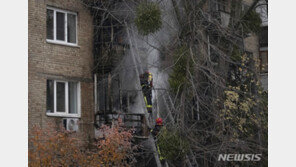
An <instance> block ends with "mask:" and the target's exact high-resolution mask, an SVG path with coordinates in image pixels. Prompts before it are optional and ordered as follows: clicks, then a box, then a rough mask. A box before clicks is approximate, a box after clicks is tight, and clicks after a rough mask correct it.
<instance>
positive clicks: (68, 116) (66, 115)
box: [46, 113, 81, 118]
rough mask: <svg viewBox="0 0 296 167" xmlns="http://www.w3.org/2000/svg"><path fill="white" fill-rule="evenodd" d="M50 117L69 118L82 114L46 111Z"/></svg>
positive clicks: (78, 116)
mask: <svg viewBox="0 0 296 167" xmlns="http://www.w3.org/2000/svg"><path fill="white" fill-rule="evenodd" d="M46 115H47V116H50V117H67V118H80V117H81V115H80V114H64V113H46Z"/></svg>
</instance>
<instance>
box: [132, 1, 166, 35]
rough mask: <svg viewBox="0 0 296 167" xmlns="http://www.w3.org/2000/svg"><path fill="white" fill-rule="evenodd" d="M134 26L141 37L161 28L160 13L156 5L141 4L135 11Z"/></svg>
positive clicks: (151, 3)
mask: <svg viewBox="0 0 296 167" xmlns="http://www.w3.org/2000/svg"><path fill="white" fill-rule="evenodd" d="M135 23H136V26H137V28H138V30H139V32H140V33H141V34H143V35H148V34H150V33H154V32H156V31H157V30H159V29H160V28H161V26H162V22H161V11H160V8H159V6H158V4H156V3H153V2H148V3H141V4H140V5H139V6H138V8H137V11H136V19H135Z"/></svg>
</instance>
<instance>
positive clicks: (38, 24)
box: [28, 0, 94, 140]
mask: <svg viewBox="0 0 296 167" xmlns="http://www.w3.org/2000/svg"><path fill="white" fill-rule="evenodd" d="M28 6H29V13H28V14H29V16H28V19H29V23H28V25H29V28H28V29H29V31H28V35H29V36H28V40H29V41H28V43H29V46H28V52H29V54H28V55H29V57H28V62H29V63H28V65H29V67H28V73H29V74H28V76H29V78H28V85H29V89H28V90H29V92H28V104H29V105H28V106H29V108H28V110H29V111H28V113H29V114H28V120H29V135H30V131H31V130H32V126H33V125H40V126H41V127H42V128H45V127H46V126H48V124H49V123H51V124H54V125H56V126H64V127H65V128H66V129H67V130H69V131H76V132H77V133H80V134H82V135H83V136H84V137H83V139H85V140H87V139H90V138H93V135H94V134H93V133H94V130H93V119H94V118H93V117H94V104H93V103H94V100H93V92H94V88H93V87H94V86H93V76H92V70H93V66H94V65H93V53H92V51H93V26H90V25H92V23H93V20H92V16H91V13H90V11H89V10H88V9H87V8H86V7H85V6H84V5H83V4H82V1H78V0H29V5H28Z"/></svg>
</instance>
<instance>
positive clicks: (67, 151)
mask: <svg viewBox="0 0 296 167" xmlns="http://www.w3.org/2000/svg"><path fill="white" fill-rule="evenodd" d="M54 129H58V130H54ZM101 131H102V132H103V138H100V139H98V141H97V142H94V143H91V144H92V146H93V147H92V148H85V147H82V144H83V143H82V142H81V140H80V139H79V138H78V135H76V134H75V133H71V132H68V131H65V130H64V129H63V128H56V127H55V126H52V125H49V126H47V128H45V129H42V128H40V127H39V126H35V127H34V128H33V130H32V134H31V136H32V137H31V138H29V142H30V144H31V147H30V148H29V166H30V167H39V166H105V167H109V166H110V167H111V166H132V164H133V162H135V158H134V154H133V151H134V150H135V149H136V147H135V146H132V144H131V139H132V133H131V131H130V130H125V129H123V128H122V126H121V123H120V122H119V123H118V124H115V125H113V126H112V127H108V126H103V127H102V128H101Z"/></svg>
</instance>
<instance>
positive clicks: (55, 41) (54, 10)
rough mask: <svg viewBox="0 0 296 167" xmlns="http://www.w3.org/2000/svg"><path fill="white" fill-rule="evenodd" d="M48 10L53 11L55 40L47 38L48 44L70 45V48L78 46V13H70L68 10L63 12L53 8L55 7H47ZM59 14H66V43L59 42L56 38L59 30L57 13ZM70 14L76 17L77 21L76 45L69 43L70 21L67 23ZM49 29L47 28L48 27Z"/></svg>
mask: <svg viewBox="0 0 296 167" xmlns="http://www.w3.org/2000/svg"><path fill="white" fill-rule="evenodd" d="M46 9H49V10H53V39H47V37H46V42H48V43H54V44H61V45H69V46H78V21H77V13H75V12H70V11H67V10H62V9H57V8H53V7H47V8H46ZM57 12H60V13H64V15H65V37H64V38H65V41H62V40H57V38H56V36H57V34H56V29H57V27H56V26H57V25H56V21H57V19H56V13H57ZM68 13H69V14H73V15H75V16H76V17H75V21H76V34H75V35H76V43H70V42H68V26H67V25H68V21H67V18H68ZM46 28H47V27H46Z"/></svg>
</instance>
